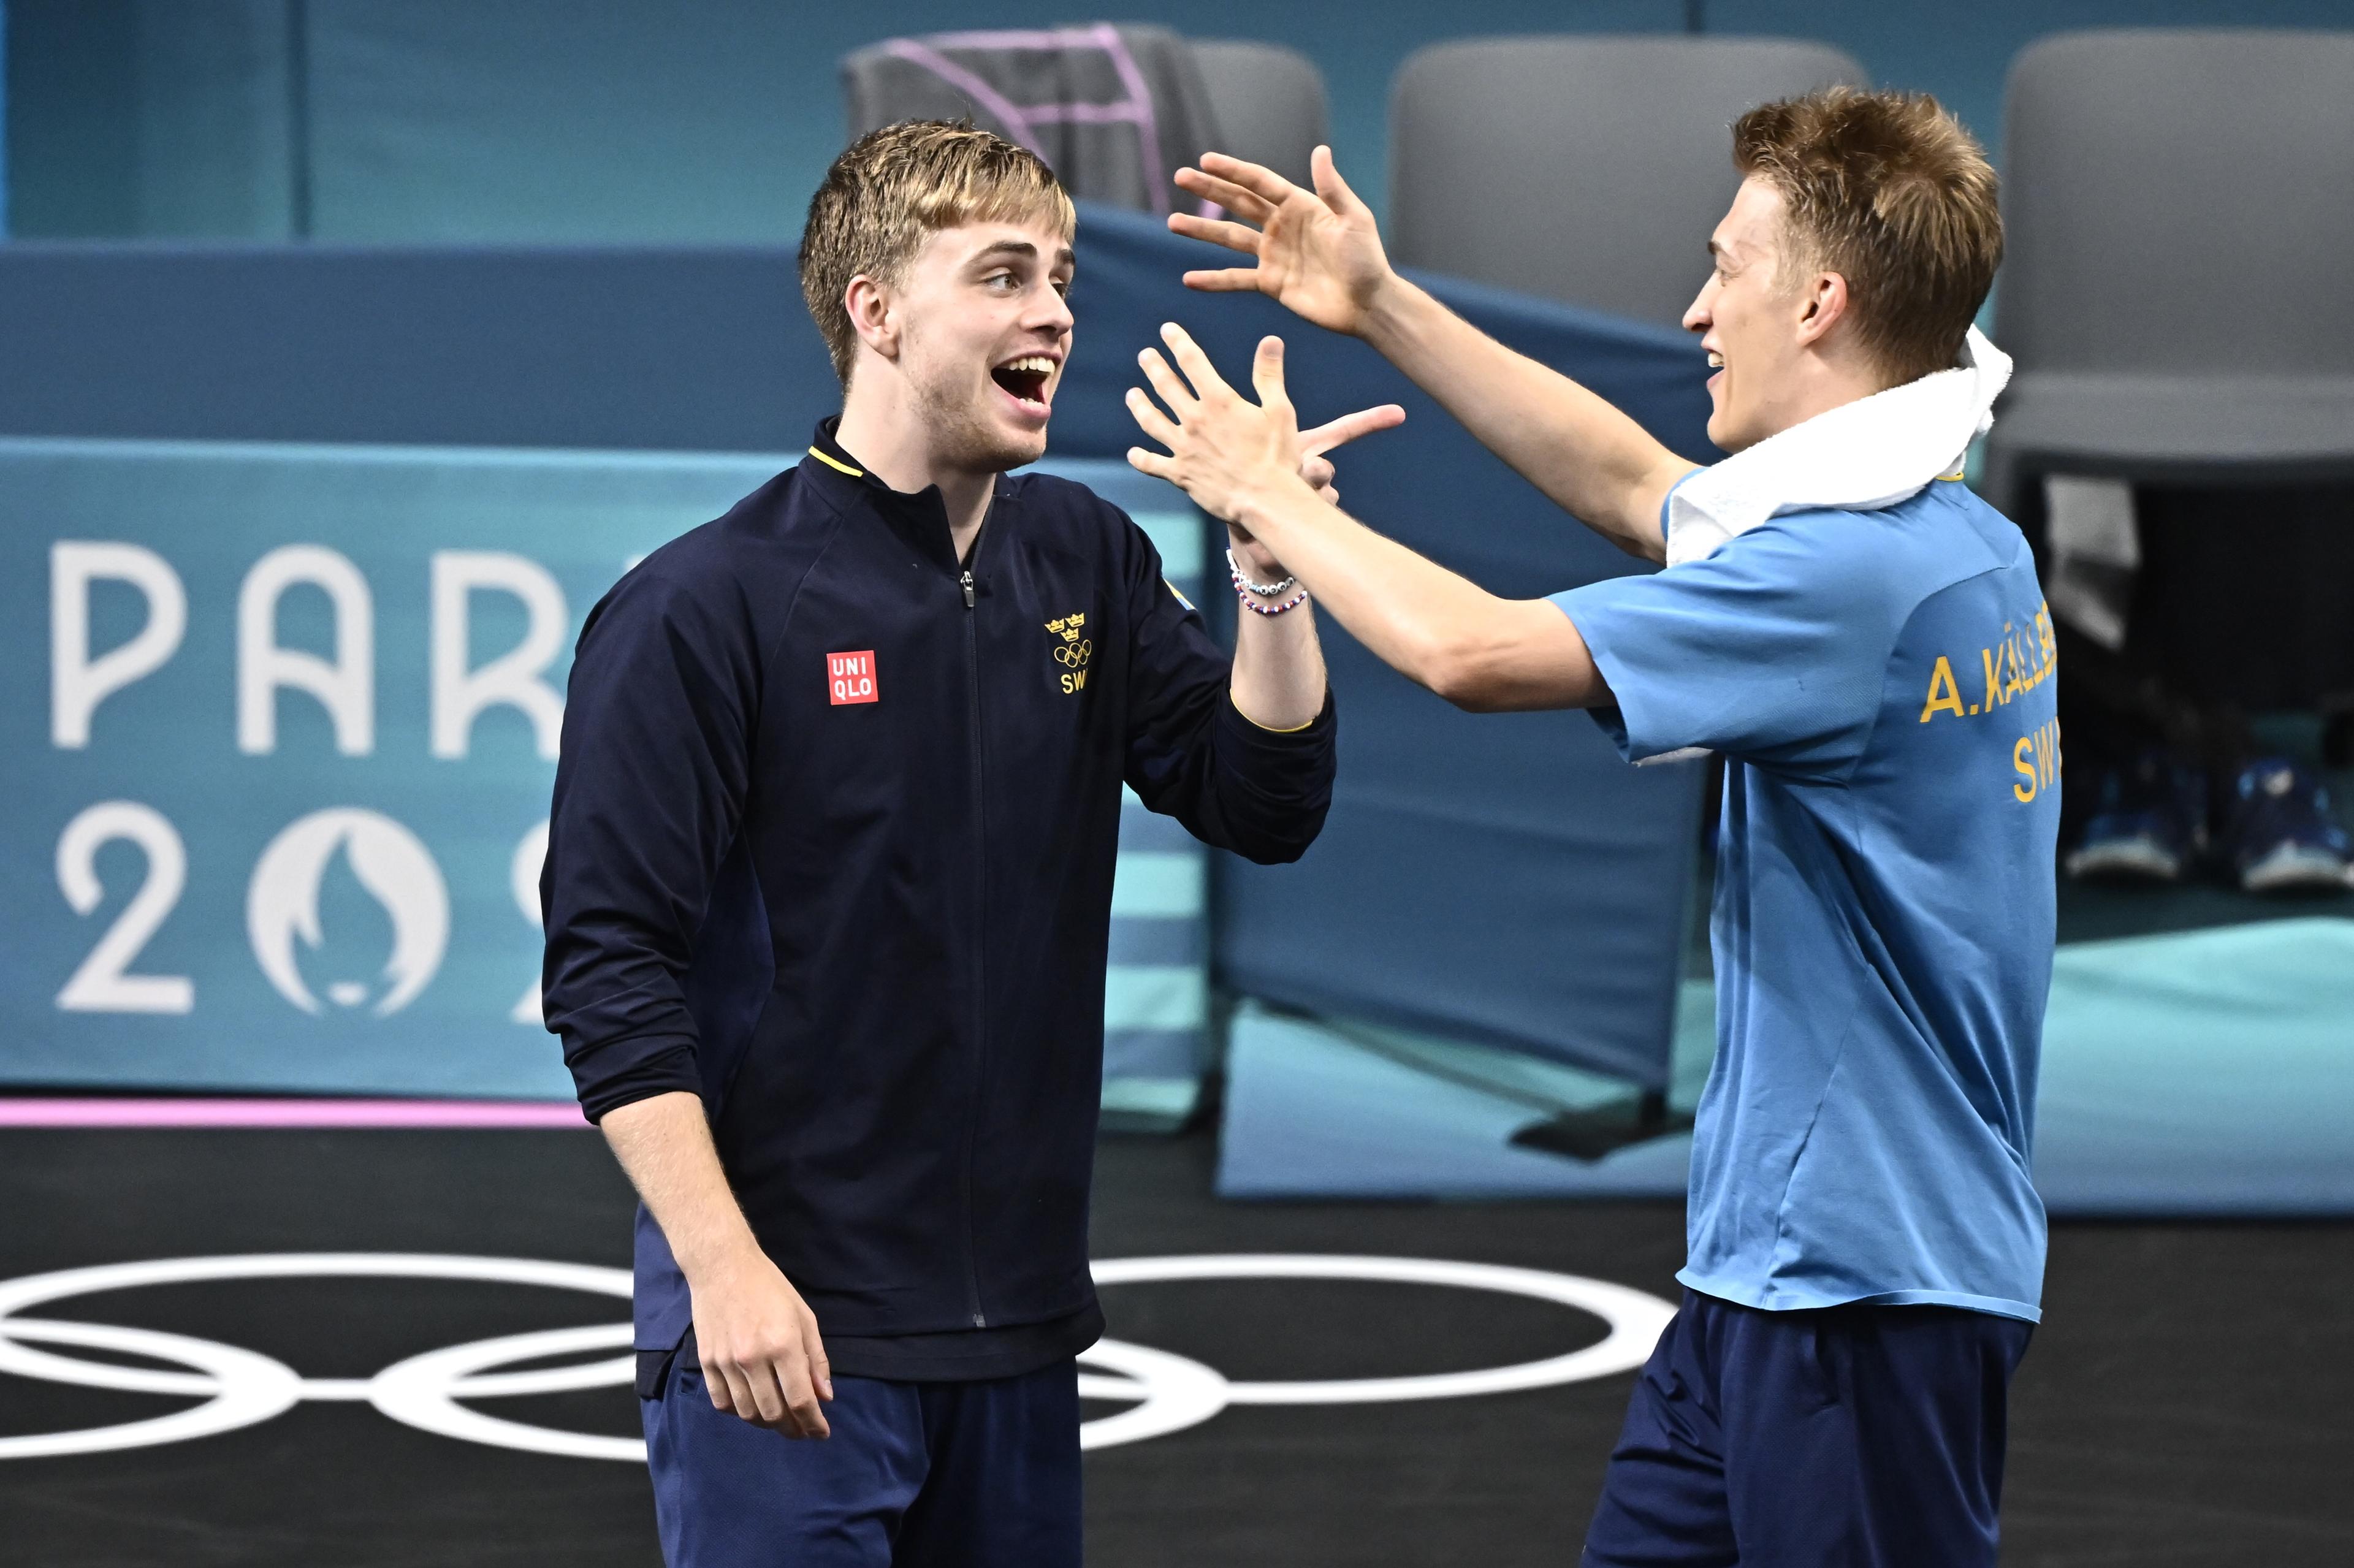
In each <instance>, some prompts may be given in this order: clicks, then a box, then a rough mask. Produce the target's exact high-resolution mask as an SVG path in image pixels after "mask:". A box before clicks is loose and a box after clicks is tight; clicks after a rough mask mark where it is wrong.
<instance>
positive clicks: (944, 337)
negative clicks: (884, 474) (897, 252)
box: [854, 220, 1072, 473]
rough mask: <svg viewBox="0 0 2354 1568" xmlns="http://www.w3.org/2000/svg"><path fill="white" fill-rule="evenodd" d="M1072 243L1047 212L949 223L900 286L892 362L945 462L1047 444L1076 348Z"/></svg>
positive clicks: (1019, 456) (1034, 456)
mask: <svg viewBox="0 0 2354 1568" xmlns="http://www.w3.org/2000/svg"><path fill="white" fill-rule="evenodd" d="M1071 266H1072V261H1071V248H1070V243H1069V241H1068V240H1066V238H1064V237H1063V235H1062V233H1061V232H1060V230H1058V229H1057V228H1055V227H1053V226H1052V225H1051V224H1049V223H1047V222H1045V221H1043V220H1033V221H1030V222H1020V221H1007V222H981V223H970V224H964V225H960V226H959V227H957V228H943V229H940V230H938V232H937V233H934V234H933V235H931V236H930V237H929V238H928V239H926V240H925V242H924V246H923V249H921V250H919V251H917V254H916V257H915V260H913V261H911V262H910V263H909V264H908V266H907V275H906V278H905V280H904V281H902V282H901V283H900V284H899V285H898V286H897V287H896V288H893V289H890V290H888V291H887V293H888V304H887V310H888V313H889V315H890V316H891V317H893V318H896V334H895V336H894V338H893V342H892V348H893V349H894V350H895V352H894V353H893V355H891V358H890V362H889V363H888V364H887V365H865V366H861V367H860V369H859V370H858V371H857V372H854V375H855V374H882V375H894V374H896V376H899V377H901V378H902V379H903V380H904V382H905V385H906V391H907V407H908V408H910V409H911V410H912V411H913V412H914V414H915V415H916V417H917V418H918V419H919V420H920V422H921V428H922V429H923V430H924V431H925V440H926V443H927V445H928V447H929V448H930V450H931V453H932V456H933V459H934V461H936V462H937V463H938V464H939V465H940V466H942V467H945V468H950V469H955V470H960V471H965V472H989V473H1002V472H1003V471H1006V470H1007V469H1013V468H1020V467H1021V466H1023V464H1024V463H1032V462H1035V461H1038V459H1039V458H1041V457H1043V456H1044V455H1045V451H1046V421H1047V419H1048V418H1049V417H1050V416H1051V415H1052V413H1053V411H1054V403H1055V387H1057V386H1058V385H1059V384H1060V382H1061V380H1062V376H1063V365H1064V362H1065V360H1066V359H1067V358H1068V357H1069V355H1070V352H1071V309H1070V305H1069V303H1068V302H1067V300H1066V295H1067V294H1068V293H1069V291H1070V287H1071Z"/></svg>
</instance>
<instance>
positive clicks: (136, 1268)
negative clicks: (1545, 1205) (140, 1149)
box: [0, 1253, 1675, 1463]
mask: <svg viewBox="0 0 2354 1568" xmlns="http://www.w3.org/2000/svg"><path fill="white" fill-rule="evenodd" d="M326 1277H345V1278H374V1279H463V1280H480V1281H483V1282H486V1283H492V1284H502V1285H525V1286H539V1287H546V1288H552V1289H558V1290H578V1291H584V1292H587V1293H588V1294H591V1295H599V1296H610V1297H618V1298H621V1299H624V1300H626V1299H628V1298H629V1295H630V1273H629V1271H628V1270H627V1269H620V1268H599V1267H596V1266H591V1265H588V1264H571V1263H547V1262H542V1261H539V1260H536V1259H531V1258H506V1257H461V1256H449V1255H439V1254H429V1253H268V1254H255V1255H245V1256H230V1257H186V1258H159V1259H156V1260H154V1261H152V1262H145V1263H119V1264H106V1265H101V1266H96V1267H90V1268H72V1269H64V1270H60V1271H58V1272H57V1273H54V1274H36V1275H27V1276H26V1277H22V1278H18V1279H10V1280H5V1281H0V1373H5V1374H8V1375H12V1376H16V1377H23V1378H34V1379H39V1380H43V1381H46V1382H50V1383H71V1384H75V1385H78V1386H80V1387H84V1388H103V1389H113V1390H117V1391H121V1392H124V1393H152V1394H164V1395H172V1396H176V1397H180V1398H195V1399H201V1400H203V1401H204V1403H203V1404H197V1405H196V1406H194V1407H192V1408H189V1409H186V1410H181V1411H175V1412H174V1413H173V1414H168V1415H161V1416H155V1417H151V1418H149V1419H146V1420H142V1421H131V1422H124V1423H122V1424H120V1425H112V1426H96V1427H85V1428H81V1429H79V1430H75V1431H69V1432H47V1433H32V1434H19V1435H14V1436H0V1459H10V1458H19V1459H22V1458H37V1457H58V1456H63V1455H69V1454H95V1453H105V1452H111V1451H114V1450H118V1449H124V1448H142V1447H149V1446H154V1445H158V1444H164V1443H182V1442H188V1441H191V1440H193V1439H195V1438H198V1437H208V1436H216V1435H217V1434H220V1433H224V1432H234V1431H237V1430H239V1428H241V1427H246V1426H253V1425H260V1423H262V1422H265V1421H268V1420H270V1418H271V1417H273V1416H276V1415H280V1414H283V1413H284V1412H286V1411H287V1410H289V1409H291V1408H292V1406H294V1405H295V1404H300V1403H302V1402H303V1401H306V1400H322V1401H350V1402H355V1403H356V1402H365V1403H366V1404H372V1405H374V1406H375V1407H376V1409H377V1410H378V1411H380V1412H382V1413H383V1414H385V1415H387V1416H389V1417H390V1418H391V1419H393V1420H395V1421H398V1422H400V1423H402V1424H403V1425H408V1426H414V1427H417V1428H419V1429H420V1430H422V1431H426V1432H432V1433H437V1434H439V1435H440V1436H445V1437H455V1438H460V1439H461V1440H463V1441H466V1442H470V1443H482V1444H488V1445H491V1446H495V1447H502V1448H516V1449H521V1450H524V1451H525V1452H527V1453H535V1454H553V1455H560V1456H565V1457H574V1458H587V1459H626V1460H631V1461H636V1462H639V1463H642V1462H643V1461H644V1459H645V1445H644V1444H643V1443H642V1442H641V1441H640V1440H638V1439H637V1438H634V1437H610V1436H598V1435H596V1434H592V1433H585V1432H567V1431H561V1430H558V1429H557V1428H553V1427H546V1426H534V1425H527V1424H525V1423H523V1422H518V1421H509V1420H505V1419H504V1418H501V1417H498V1416H493V1415H487V1414H482V1412H480V1411H477V1410H473V1409H471V1408H469V1407H468V1406H467V1405H466V1404H463V1403H461V1401H469V1400H490V1399H499V1398H513V1397H515V1396H518V1395H526V1394H541V1393H567V1392H570V1391H573V1390H577V1389H588V1388H608V1387H626V1386H628V1385H629V1384H630V1383H631V1382H632V1380H633V1379H634V1377H635V1372H636V1367H635V1360H634V1358H633V1357H632V1356H631V1355H629V1354H623V1355H620V1356H618V1357H614V1358H612V1359H610V1360H605V1361H581V1362H575V1363H572V1364H569V1365H564V1366H557V1367H549V1368H536V1369H533V1370H529V1371H525V1372H498V1371H495V1370H493V1369H496V1368H500V1367H506V1366H512V1365H514V1364H515V1363H517V1362H519V1361H541V1360H546V1359H548V1358H552V1357H557V1356H568V1355H579V1354H583V1353H586V1352H588V1351H603V1350H620V1351H627V1350H628V1348H629V1346H630V1342H631V1330H630V1325H629V1324H627V1323H613V1324H598V1325H594V1326H591V1327H588V1328H580V1329H554V1330H542V1331H539V1332H535V1333H527V1334H510V1335H505V1336H503V1337H501V1338H498V1339H491V1340H474V1341H472V1342H470V1343H467V1344H462V1345H451V1346H448V1347H446V1348H444V1349H441V1350H437V1351H426V1352H424V1353H423V1354H421V1355H415V1356H411V1357H409V1358H408V1359H407V1360H405V1361H397V1362H395V1363H394V1364H393V1365H391V1366H388V1367H387V1368H385V1369H384V1370H383V1371H382V1372H377V1373H376V1375H375V1376H374V1377H370V1378H306V1377H303V1376H302V1374H300V1373H299V1372H295V1371H294V1369H293V1368H292V1367H290V1366H288V1365H286V1363H284V1362H283V1361H276V1360H274V1359H272V1358H270V1357H269V1356H265V1355H262V1354H260V1353H259V1352H257V1351H249V1350H243V1349H240V1348H239V1347H237V1346H234V1345H225V1344H221V1343H219V1342H218V1341H217V1340H201V1339H195V1338H191V1337H189V1336H187V1335H184V1334H171V1333H164V1332H160V1331H158V1330H152V1329H129V1328H122V1327H118V1326H115V1325H112V1324H104V1323H76V1322H66V1321H59V1320H54V1319H41V1318H20V1317H18V1316H17V1313H18V1312H20V1311H22V1310H23V1309H25V1308H29V1307H39V1306H43V1305H46V1304H48V1303H51V1302H55V1301H58V1300H61V1299H64V1298H69V1297H75V1296H88V1295H92V1294H95V1293H98V1292H101V1291H111V1290H128V1289H135V1288H138V1287H148V1286H160V1285H185V1284H192V1283H196V1282H200V1281H210V1280H236V1279H297V1278H326ZM1095 1277H1096V1282H1097V1284H1098V1285H1106V1286H1109V1285H1131V1284H1144V1283H1148V1282H1152V1281H1161V1280H1179V1279H1192V1280H1201V1279H1353V1280H1374V1281H1382V1282H1384V1283H1393V1284H1408V1285H1436V1286H1450V1287H1458V1288H1462V1289H1470V1290H1485V1291H1494V1292H1500V1293H1502V1294H1505V1295H1511V1296H1525V1297H1532V1298H1536V1299H1538V1300H1543V1301H1553V1302H1558V1303H1560V1304H1561V1305H1563V1306H1565V1307H1574V1308H1577V1309H1578V1310H1580V1311H1583V1312H1588V1313H1591V1314H1593V1315H1594V1316H1596V1317H1597V1318H1600V1319H1602V1320H1603V1321H1604V1322H1605V1323H1606V1325H1608V1329H1609V1332H1608V1333H1607V1334H1606V1336H1605V1337H1604V1338H1603V1339H1602V1340H1601V1341H1600V1342H1599V1343H1596V1344H1593V1345H1588V1346H1586V1347H1585V1349H1583V1350H1578V1351H1570V1352H1569V1353H1567V1354H1565V1355H1559V1356H1553V1357H1549V1358H1547V1359H1545V1360H1543V1361H1525V1362H1522V1363H1521V1364H1519V1365H1516V1366H1504V1367H1490V1368H1482V1369H1480V1370H1478V1371H1474V1372H1437V1373H1428V1374H1424V1375H1421V1376H1415V1377H1389V1378H1351V1379H1332V1380H1325V1381H1320V1382H1302V1383H1241V1382H1233V1381H1230V1380H1228V1379H1227V1378H1226V1377H1225V1376H1224V1375H1223V1374H1222V1373H1220V1372H1217V1371H1216V1370H1214V1368H1211V1367H1207V1366H1204V1365H1203V1364H1202V1363H1201V1362H1199V1361H1192V1360H1189V1359H1188V1358H1186V1357H1183V1356H1179V1355H1174V1354H1172V1353H1171V1352H1169V1351H1158V1350H1153V1349H1151V1348H1150V1347H1148V1346H1144V1345H1133V1344H1128V1343H1126V1342H1124V1341H1121V1340H1100V1341H1098V1342H1097V1344H1095V1345H1094V1346H1093V1347H1091V1348H1090V1349H1088V1350H1087V1351H1082V1352H1081V1353H1080V1356H1079V1361H1080V1364H1081V1366H1082V1368H1083V1369H1086V1370H1083V1371H1082V1372H1080V1374H1079V1393H1080V1395H1081V1397H1082V1398H1087V1399H1095V1400H1102V1401H1108V1402H1114V1403H1119V1404H1128V1405H1129V1406H1131V1408H1129V1409H1127V1410H1123V1411H1120V1412H1119V1413H1118V1414H1112V1415H1108V1416H1104V1417H1100V1418H1098V1419H1097V1420H1093V1421H1089V1422H1087V1423H1085V1424H1084V1425H1082V1426H1081V1427H1080V1428H1079V1441H1080V1445H1081V1446H1083V1447H1087V1448H1105V1447H1110V1446H1115V1445H1118V1444H1121V1443H1135V1442H1140V1441H1142V1440H1143V1439H1145V1438H1148V1437H1159V1436H1165V1435H1166V1434H1168V1433H1172V1432H1178V1431H1182V1430H1183V1429H1184V1428H1186V1427H1189V1426H1197V1425H1201V1424H1202V1423H1203V1422H1204V1421H1207V1420H1209V1419H1210V1418H1211V1417H1212V1416H1214V1415H1215V1414H1218V1413H1219V1412H1220V1411H1222V1410H1224V1409H1225V1408H1226V1406H1228V1405H1230V1404H1382V1403H1388V1402H1392V1401H1399V1400H1415V1399H1458V1398H1465V1397H1469V1396H1472V1395H1477V1394H1483V1393H1508V1392H1511V1391H1514V1390H1520V1389H1532V1388H1544V1387H1549V1386H1552V1385H1553V1384H1556V1383H1576V1382H1579V1381H1581V1380H1584V1379H1587V1378H1596V1377H1606V1376H1608V1375H1609V1374H1611V1373H1613V1372H1625V1371H1628V1370H1629V1369H1631V1368H1634V1367H1638V1366H1640V1365H1641V1364H1642V1362H1643V1361H1644V1358H1645V1357H1647V1356H1649V1354H1650V1351H1651V1347H1652V1345H1653V1344H1654V1343H1655V1342H1656V1341H1657V1340H1658V1339H1659V1330H1661V1329H1663V1328H1665V1327H1666V1326H1667V1322H1668V1319H1670V1317H1672V1316H1673V1315H1674V1311H1675V1309H1674V1308H1672V1307H1670V1305H1669V1304H1668V1303H1667V1302H1665V1301H1663V1300H1661V1299H1659V1298H1658V1297H1656V1296H1652V1295H1650V1294H1649V1293H1648V1292H1645V1291H1640V1290H1636V1289H1633V1288H1631V1287H1627V1286H1623V1285H1613V1284H1610V1283H1609V1282H1607V1281H1605V1280H1599V1279H1587V1278H1584V1277H1579V1276H1576V1275H1568V1274H1552V1273H1547V1272H1545V1271H1543V1270H1541V1269H1533V1268H1511V1267H1506V1266H1500V1265H1496V1264H1482V1263H1452V1262H1443V1261H1439V1260H1437V1259H1430V1258H1411V1257H1350V1256H1339V1255H1323V1254H1314V1253H1308V1254H1257V1253H1232V1254H1216V1255H1195V1256H1177V1257H1129V1258H1111V1259H1107V1260H1105V1261H1102V1262H1099V1263H1097V1264H1096V1265H1095ZM43 1344H47V1345H60V1346H67V1347H73V1348H79V1349H82V1350H90V1351H101V1352H104V1353H111V1354H115V1355H125V1356H131V1357H134V1358H137V1359H139V1360H143V1361H162V1362H165V1363H168V1364H175V1365H176V1366H178V1367H180V1368H183V1369H186V1370H182V1371H164V1370H160V1369H151V1368H147V1367H138V1366H128V1365H124V1364H122V1363H121V1362H116V1361H87V1360H84V1359H82V1358H80V1357H76V1356H65V1355H57V1354H53V1353H51V1352H49V1351H41V1350H37V1349H34V1348H33V1347H34V1346H36V1345H43ZM1106 1374H1108V1375H1106Z"/></svg>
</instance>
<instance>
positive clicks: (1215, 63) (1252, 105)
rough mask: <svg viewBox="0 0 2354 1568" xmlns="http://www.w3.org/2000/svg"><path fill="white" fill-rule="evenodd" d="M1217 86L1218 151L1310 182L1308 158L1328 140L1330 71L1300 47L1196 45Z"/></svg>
mask: <svg viewBox="0 0 2354 1568" xmlns="http://www.w3.org/2000/svg"><path fill="white" fill-rule="evenodd" d="M1192 43H1193V59H1194V63H1195V64H1197V65H1199V66H1200V67H1201V69H1202V82H1203V85H1204V87H1206V88H1208V89H1209V92H1210V113H1211V118H1213V119H1214V120H1215V121H1216V122H1217V126H1218V134H1219V136H1220V137H1221V138H1222V140H1221V141H1220V142H1219V143H1218V145H1217V147H1216V148H1215V151H1217V152H1221V153H1225V154H1230V155H1231V156H1234V157H1237V158H1244V159H1247V160H1248V161H1250V162H1251V163H1254V164H1266V165H1267V167H1268V168H1270V169H1273V170H1274V171H1275V172H1276V173H1277V174H1278V175H1283V176H1284V178H1286V179H1288V180H1292V181H1295V182H1297V183H1298V184H1300V185H1306V184H1307V183H1308V155H1309V154H1310V153H1313V152H1314V151H1315V150H1316V146H1317V143H1320V142H1322V141H1324V140H1325V139H1326V137H1327V131H1326V114H1327V111H1326V107H1325V97H1324V73H1323V72H1321V71H1320V70H1318V69H1316V65H1315V62H1314V61H1312V60H1310V58H1308V57H1307V56H1306V55H1303V54H1301V53H1300V52H1299V50H1297V49H1287V48H1282V47H1281V46H1279V45H1276V44H1251V43H1241V42H1235V41H1233V40H1229V39H1225V38H1195V39H1193V40H1192Z"/></svg>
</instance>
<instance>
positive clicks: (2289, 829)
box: [2223, 757, 2354, 893]
mask: <svg viewBox="0 0 2354 1568" xmlns="http://www.w3.org/2000/svg"><path fill="white" fill-rule="evenodd" d="M2225 811H2226V818H2225V823H2224V829H2223V842H2224V849H2225V851H2226V853H2228V854H2229V856H2230V858H2231V862H2232V870H2233V871H2234V872H2236V873H2237V874H2239V878H2240V885H2241V886H2242V887H2244V888H2246V889H2247V890H2248V891H2249V892H2251V893H2289V892H2320V891H2326V890H2330V889H2339V888H2345V887H2348V886H2349V885H2354V877H2349V863H2354V840H2349V838H2348V836H2347V832H2346V830H2345V829H2344V828H2342V827H2339V826H2338V820H2337V818H2336V817H2335V816H2334V815H2332V814H2331V811H2330V810H2329V790H2328V789H2327V787H2326V786H2325V785H2323V783H2322V782H2321V780H2320V779H2317V778H2315V777H2314V776H2313V775H2312V774H2311V773H2309V772H2307V771H2306V770H2305V769H2304V768H2299V767H2298V766H2296V764H2295V763H2293V762H2290V761H2288V760H2286V759H2285V758H2278V757H2267V758H2264V759H2263V760H2261V761H2257V762H2252V763H2250V764H2248V766H2247V767H2245V768H2242V769H2241V770H2240V776H2239V778H2237V779H2234V780H2232V798H2231V800H2229V801H2228V802H2227V803H2226V807H2225Z"/></svg>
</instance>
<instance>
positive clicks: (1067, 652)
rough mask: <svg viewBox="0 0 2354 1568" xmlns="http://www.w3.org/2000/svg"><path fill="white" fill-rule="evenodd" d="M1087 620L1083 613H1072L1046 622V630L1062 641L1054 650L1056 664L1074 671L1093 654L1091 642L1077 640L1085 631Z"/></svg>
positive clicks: (1093, 646)
mask: <svg viewBox="0 0 2354 1568" xmlns="http://www.w3.org/2000/svg"><path fill="white" fill-rule="evenodd" d="M1046 630H1049V631H1051V632H1053V633H1054V634H1055V636H1057V637H1059V638H1061V639H1062V640H1063V641H1062V645H1061V646H1059V647H1057V648H1056V649H1055V662H1056V663H1058V664H1062V665H1065V666H1066V667H1068V668H1070V669H1074V670H1076V669H1077V668H1079V667H1080V666H1081V665H1083V664H1085V663H1086V662H1087V658H1088V656H1089V655H1090V654H1092V653H1094V652H1095V651H1096V646H1095V643H1094V642H1093V641H1080V640H1079V633H1080V632H1082V631H1084V630H1087V616H1086V614H1085V613H1083V612H1074V613H1072V614H1070V615H1066V616H1063V617H1061V618H1059V619H1057V620H1050V621H1048V622H1046Z"/></svg>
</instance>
